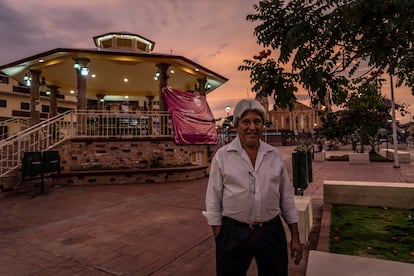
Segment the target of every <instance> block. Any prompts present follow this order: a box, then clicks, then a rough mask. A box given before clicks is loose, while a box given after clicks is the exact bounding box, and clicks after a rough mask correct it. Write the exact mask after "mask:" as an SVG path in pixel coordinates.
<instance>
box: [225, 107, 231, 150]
mask: <svg viewBox="0 0 414 276" xmlns="http://www.w3.org/2000/svg"><path fill="white" fill-rule="evenodd" d="M230 110H231V107H230V106H229V105H228V106H226V112H227V123H228V125H227V127H226V132H227V137H226V143H229V142H230V118H229V117H230Z"/></svg>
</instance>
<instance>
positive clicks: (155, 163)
mask: <svg viewBox="0 0 414 276" xmlns="http://www.w3.org/2000/svg"><path fill="white" fill-rule="evenodd" d="M93 40H94V43H95V45H96V48H95V49H72V48H57V49H53V50H49V51H46V52H42V53H39V54H36V55H33V56H30V57H27V58H23V59H20V60H18V61H15V62H12V63H9V64H6V65H2V66H0V71H1V72H3V73H4V74H6V75H7V76H9V77H11V78H13V79H15V80H17V81H18V82H19V84H20V85H21V86H22V87H20V88H19V89H20V90H21V89H27V90H29V91H30V122H31V125H32V127H30V128H29V129H26V130H25V131H22V132H21V133H18V134H17V135H14V136H13V137H11V138H9V140H3V141H1V142H0V157H1V160H0V165H1V167H0V176H1V180H2V182H1V183H0V192H1V190H8V189H13V185H15V184H16V183H19V174H18V173H16V172H18V171H19V169H21V168H22V157H23V155H24V153H26V152H44V151H50V150H51V149H52V150H57V151H58V152H59V154H60V168H61V172H62V175H65V174H66V176H68V178H67V181H66V180H65V181H63V180H60V181H61V182H62V181H63V182H62V183H61V184H62V185H63V184H67V183H69V184H70V183H72V184H88V183H90V182H100V183H102V184H119V183H125V181H126V182H128V181H133V182H134V183H139V182H161V181H168V180H172V179H181V178H182V177H184V178H185V179H189V178H191V177H194V176H195V175H198V176H200V173H199V172H197V173H195V174H193V176H191V173H190V172H189V171H191V170H192V169H190V170H187V169H184V173H182V174H181V175H180V176H174V172H172V171H171V172H166V171H167V169H168V170H170V169H171V170H173V168H174V167H177V166H182V165H183V164H190V163H191V164H193V165H194V164H195V165H202V166H203V168H202V170H203V171H206V169H207V167H208V159H209V155H210V154H211V148H210V146H209V145H206V144H202V143H198V144H194V145H191V144H188V145H179V144H177V143H175V141H174V137H173V135H172V132H173V131H172V130H173V128H172V126H171V123H174V122H171V118H172V117H171V116H170V113H169V110H168V108H167V106H166V102H165V101H164V97H163V96H162V93H163V92H162V91H163V89H166V88H168V89H170V88H171V89H170V91H172V92H174V91H178V92H180V93H181V92H183V93H186V95H193V96H194V97H195V99H196V100H197V104H198V103H199V102H206V95H207V94H208V93H210V92H211V91H213V90H214V89H216V88H217V87H219V86H220V85H222V84H223V83H224V82H226V81H227V80H228V79H227V78H225V77H223V76H221V75H220V74H217V73H215V72H213V71H212V70H210V69H208V68H206V67H204V66H202V65H200V64H198V63H196V62H194V61H192V60H189V59H187V58H185V57H183V56H179V55H173V54H160V53H155V52H153V49H154V45H155V43H154V42H153V41H151V40H149V39H147V38H144V37H142V36H140V35H137V34H133V33H128V32H111V33H106V34H103V35H99V36H96V37H94V38H93ZM45 87H46V88H47V89H48V95H49V96H48V97H49V102H50V108H49V114H47V115H48V116H47V118H48V119H47V120H41V119H44V116H40V115H41V114H40V113H41V111H40V108H39V105H40V103H41V101H45V97H44V96H42V95H44V94H41V93H40V91H41V89H44V88H45ZM178 92H177V93H178ZM58 97H60V98H61V97H75V99H76V101H75V102H76V107H75V106H74V110H72V113H70V112H69V113H66V112H65V113H63V114H59V113H58V100H57V98H58ZM203 110H207V111H210V110H209V108H207V109H203ZM210 112H211V111H210ZM42 115H45V114H42ZM198 116H199V117H200V114H198ZM213 121H214V118H213ZM144 128H145V129H144ZM144 130H145V131H144ZM154 167H155V168H158V169H159V173H161V172H163V175H162V176H160V175H159V174H157V175H155V174H154V172H153V171H148V172H145V169H150V168H154ZM90 168H101V169H102V168H105V169H106V170H108V168H110V169H111V170H112V172H114V171H118V173H115V174H113V173H111V172H109V173H108V172H107V173H106V174H105V175H107V178H106V179H102V178H100V179H96V177H98V176H99V177H102V175H103V174H102V173H99V172H98V173H96V174H93V173H92V178H93V179H92V180H91V179H89V178H88V180H85V179H86V178H85V175H84V174H85V173H84V172H83V173H80V171H82V170H85V169H88V170H90ZM124 170H125V172H124ZM177 171H183V169H182V168H181V169H180V170H177ZM80 174H81V175H82V176H79V175H80ZM125 174H126V175H127V176H125ZM131 174H134V175H136V177H134V178H133V179H131V178H130V175H131ZM202 174H203V175H204V173H202ZM10 175H11V176H12V177H9V176H10ZM113 175H119V177H114V176H113ZM6 176H7V177H9V178H8V179H7V181H6V180H5V177H6ZM121 176H122V179H125V178H126V179H127V180H122V181H121V180H120V178H121ZM16 177H17V178H16ZM16 179H17V180H18V181H16ZM56 181H57V180H55V183H56ZM85 181H86V182H87V183H85Z"/></svg>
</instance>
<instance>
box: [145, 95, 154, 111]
mask: <svg viewBox="0 0 414 276" xmlns="http://www.w3.org/2000/svg"><path fill="white" fill-rule="evenodd" d="M145 97H146V98H147V99H148V111H153V108H152V106H153V104H154V103H153V101H154V96H145Z"/></svg>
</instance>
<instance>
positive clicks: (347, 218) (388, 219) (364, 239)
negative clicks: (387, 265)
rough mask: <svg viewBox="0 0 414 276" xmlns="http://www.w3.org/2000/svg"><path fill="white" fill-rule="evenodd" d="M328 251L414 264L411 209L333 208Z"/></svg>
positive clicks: (413, 213) (342, 206)
mask: <svg viewBox="0 0 414 276" xmlns="http://www.w3.org/2000/svg"><path fill="white" fill-rule="evenodd" d="M329 248H330V252H332V253H339V254H345V255H354V256H363V257H367V256H369V257H374V258H379V259H386V260H391V261H398V262H406V263H413V264H414V209H412V210H399V209H391V208H380V207H364V206H349V205H333V206H332V210H331V228H330V240H329Z"/></svg>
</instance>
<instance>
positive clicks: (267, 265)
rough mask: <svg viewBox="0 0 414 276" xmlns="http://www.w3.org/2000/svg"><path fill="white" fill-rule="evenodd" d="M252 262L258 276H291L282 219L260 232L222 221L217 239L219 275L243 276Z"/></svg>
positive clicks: (259, 230) (235, 223) (261, 229)
mask: <svg viewBox="0 0 414 276" xmlns="http://www.w3.org/2000/svg"><path fill="white" fill-rule="evenodd" d="M253 258H255V260H256V264H257V270H258V274H259V276H265V275H271V276H277V275H280V276H281V275H288V252H287V241H286V235H285V231H284V228H283V224H282V222H281V220H280V217H278V218H277V219H276V220H274V221H273V222H272V223H270V224H267V225H265V226H264V227H263V228H257V229H250V228H249V226H248V225H247V224H242V223H237V222H234V221H232V220H229V219H226V218H223V222H222V226H221V231H220V233H219V235H218V236H217V238H216V271H217V275H218V276H224V275H225V276H236V275H237V276H238V275H240V276H242V275H243V276H244V275H246V273H247V270H248V269H249V267H250V264H251V262H252V260H253Z"/></svg>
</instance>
